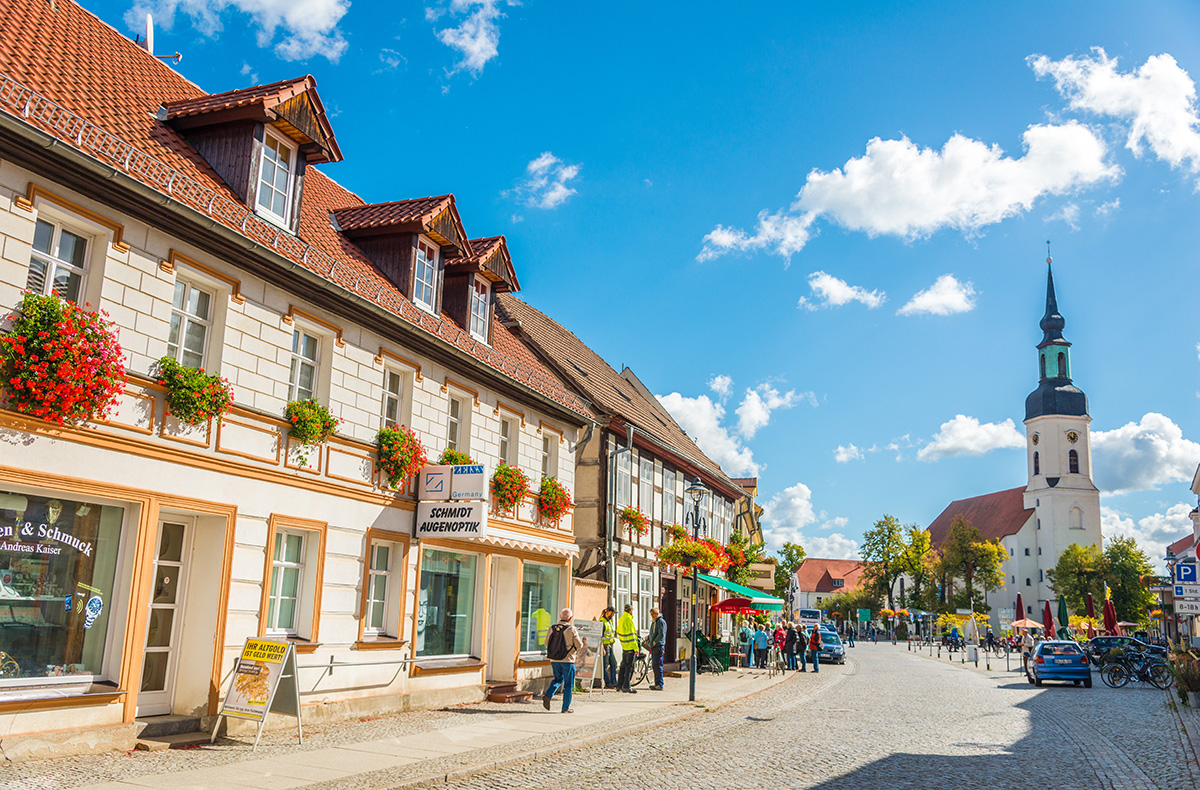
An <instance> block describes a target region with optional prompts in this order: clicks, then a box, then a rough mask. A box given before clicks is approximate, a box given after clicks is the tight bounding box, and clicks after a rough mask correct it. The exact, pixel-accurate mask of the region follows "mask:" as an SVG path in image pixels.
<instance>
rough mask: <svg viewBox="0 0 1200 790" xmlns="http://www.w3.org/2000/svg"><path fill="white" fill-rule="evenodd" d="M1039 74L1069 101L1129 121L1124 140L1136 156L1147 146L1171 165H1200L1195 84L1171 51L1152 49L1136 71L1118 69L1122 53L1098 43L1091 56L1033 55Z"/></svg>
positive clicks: (1199, 167) (1192, 167)
mask: <svg viewBox="0 0 1200 790" xmlns="http://www.w3.org/2000/svg"><path fill="white" fill-rule="evenodd" d="M1028 62H1029V65H1030V66H1031V67H1032V68H1033V72H1034V73H1035V74H1036V75H1037V76H1038V77H1047V76H1049V77H1051V78H1052V79H1053V80H1054V85H1055V87H1056V88H1057V89H1058V92H1059V93H1060V94H1062V96H1063V98H1065V99H1067V101H1068V104H1069V106H1070V107H1071V109H1074V110H1083V111H1086V112H1091V113H1095V114H1097V115H1107V116H1110V117H1113V118H1119V119H1121V120H1122V121H1125V122H1126V123H1128V124H1129V136H1128V138H1127V139H1126V142H1125V145H1126V147H1127V148H1129V150H1130V151H1133V153H1134V155H1135V156H1141V155H1142V152H1143V146H1149V148H1150V150H1151V151H1152V152H1153V153H1154V155H1155V156H1157V157H1158V158H1159V159H1161V160H1163V161H1165V162H1167V163H1169V164H1170V165H1171V166H1172V167H1183V166H1185V165H1186V166H1187V167H1188V169H1190V170H1191V171H1192V172H1196V171H1197V170H1200V118H1198V117H1197V114H1196V84H1195V83H1194V82H1193V81H1192V78H1191V77H1189V76H1188V73H1187V72H1186V71H1184V70H1183V69H1182V68H1180V67H1179V64H1178V63H1176V62H1175V58H1173V57H1171V56H1170V55H1167V54H1162V55H1153V56H1151V57H1149V58H1147V59H1146V62H1145V63H1144V64H1143V65H1142V66H1141V67H1140V68H1137V69H1134V70H1133V71H1129V72H1125V73H1122V72H1120V71H1118V70H1117V59H1116V58H1110V57H1108V54H1107V53H1105V51H1104V50H1103V49H1100V48H1099V47H1095V48H1093V49H1092V54H1091V56H1089V57H1066V58H1063V59H1062V60H1050V58H1048V57H1046V56H1045V55H1037V56H1031V57H1030V58H1029V60H1028Z"/></svg>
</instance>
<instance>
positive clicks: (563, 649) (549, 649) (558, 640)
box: [546, 623, 571, 661]
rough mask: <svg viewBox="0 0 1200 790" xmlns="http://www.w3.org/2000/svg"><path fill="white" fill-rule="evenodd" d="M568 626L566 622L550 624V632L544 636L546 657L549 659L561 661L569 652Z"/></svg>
mask: <svg viewBox="0 0 1200 790" xmlns="http://www.w3.org/2000/svg"><path fill="white" fill-rule="evenodd" d="M568 627H569V626H568V625H567V624H566V623H555V624H554V625H552V626H550V633H549V635H547V636H546V658H548V659H550V660H551V661H563V660H565V659H566V657H567V654H568V653H570V652H571V650H570V648H568V647H567V637H566V633H567V628H568Z"/></svg>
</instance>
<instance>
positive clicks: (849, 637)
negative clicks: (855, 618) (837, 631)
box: [846, 623, 854, 647]
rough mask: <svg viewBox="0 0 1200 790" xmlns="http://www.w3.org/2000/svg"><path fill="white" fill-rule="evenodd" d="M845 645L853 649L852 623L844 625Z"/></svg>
mask: <svg viewBox="0 0 1200 790" xmlns="http://www.w3.org/2000/svg"><path fill="white" fill-rule="evenodd" d="M846 643H847V644H849V645H850V647H854V623H848V624H847V625H846Z"/></svg>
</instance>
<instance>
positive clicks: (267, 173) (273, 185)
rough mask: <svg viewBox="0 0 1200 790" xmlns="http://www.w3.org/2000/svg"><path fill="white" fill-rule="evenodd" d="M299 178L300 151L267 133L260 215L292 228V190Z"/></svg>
mask: <svg viewBox="0 0 1200 790" xmlns="http://www.w3.org/2000/svg"><path fill="white" fill-rule="evenodd" d="M295 176H296V148H295V147H294V146H292V145H290V144H288V143H286V142H284V140H283V139H282V138H281V137H278V136H277V135H275V134H272V133H271V132H269V131H268V132H265V134H264V136H263V145H262V159H261V161H260V163H259V170H258V197H257V199H256V202H257V204H258V211H259V213H260V214H264V215H266V217H267V218H268V219H272V220H276V221H278V222H279V223H280V224H282V225H283V226H284V227H288V226H289V225H290V224H291V205H292V189H293V185H294V183H295Z"/></svg>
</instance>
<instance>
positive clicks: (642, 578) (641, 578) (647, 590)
mask: <svg viewBox="0 0 1200 790" xmlns="http://www.w3.org/2000/svg"><path fill="white" fill-rule="evenodd" d="M653 605H654V574H653V573H650V572H648V571H638V605H637V613H638V622H637V624H638V629H640V630H641V631H649V630H650V607H651V606H653Z"/></svg>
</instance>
